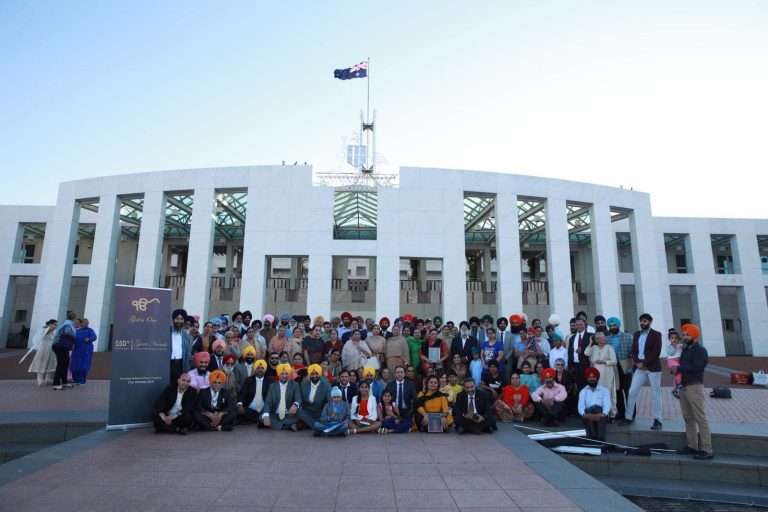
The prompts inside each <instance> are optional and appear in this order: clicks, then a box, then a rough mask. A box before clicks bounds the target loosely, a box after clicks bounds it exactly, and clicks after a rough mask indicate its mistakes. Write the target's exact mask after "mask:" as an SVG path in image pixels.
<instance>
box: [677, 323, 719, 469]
mask: <svg viewBox="0 0 768 512" xmlns="http://www.w3.org/2000/svg"><path fill="white" fill-rule="evenodd" d="M682 331H683V343H685V347H683V353H682V354H680V365H679V366H677V367H676V368H672V369H671V372H672V374H674V375H676V374H680V375H682V380H681V382H682V386H683V387H682V388H680V410H681V411H682V413H683V419H685V439H686V443H687V444H686V446H685V448H683V449H682V450H678V452H677V453H679V454H681V455H687V454H692V455H693V458H694V459H700V460H707V459H711V458H713V457H714V455H713V454H712V436H711V434H710V432H709V422H708V421H707V414H706V412H705V411H704V369H705V368H706V367H707V363H708V361H709V355H708V354H707V349H705V348H704V347H703V346H702V345H701V343H698V340H699V337H700V336H701V331H700V330H699V328H698V327H696V326H695V325H693V324H685V325H684V326H683V327H682ZM697 428H698V435H697V434H696V429H697Z"/></svg>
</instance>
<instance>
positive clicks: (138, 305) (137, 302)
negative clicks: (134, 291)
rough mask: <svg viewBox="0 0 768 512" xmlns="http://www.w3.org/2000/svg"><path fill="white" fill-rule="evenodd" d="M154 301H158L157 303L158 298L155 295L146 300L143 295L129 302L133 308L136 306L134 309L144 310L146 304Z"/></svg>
mask: <svg viewBox="0 0 768 512" xmlns="http://www.w3.org/2000/svg"><path fill="white" fill-rule="evenodd" d="M154 303H158V304H159V303H160V299H158V298H157V297H155V298H154V299H152V300H147V299H145V298H144V297H142V298H140V299H137V300H134V301H133V302H131V305H132V306H133V307H134V308H136V311H146V310H147V306H148V305H150V304H154Z"/></svg>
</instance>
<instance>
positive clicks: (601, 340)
mask: <svg viewBox="0 0 768 512" xmlns="http://www.w3.org/2000/svg"><path fill="white" fill-rule="evenodd" d="M592 340H593V342H592V344H591V345H590V346H588V347H587V348H586V349H584V355H585V356H587V357H589V362H590V363H591V364H592V366H593V367H594V368H597V370H598V371H599V372H600V380H599V381H598V384H599V385H601V386H605V387H606V388H608V391H610V392H611V414H610V417H611V418H613V417H614V416H616V382H618V379H617V370H616V363H617V361H616V352H614V350H613V347H612V346H610V345H608V344H606V343H605V334H604V333H602V332H597V333H595V335H594V336H592Z"/></svg>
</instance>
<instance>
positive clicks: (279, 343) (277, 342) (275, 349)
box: [269, 326, 288, 354]
mask: <svg viewBox="0 0 768 512" xmlns="http://www.w3.org/2000/svg"><path fill="white" fill-rule="evenodd" d="M287 344H288V338H287V337H286V336H285V327H283V326H280V327H278V328H277V334H275V335H274V336H273V337H272V339H271V340H269V353H270V354H279V353H280V352H283V351H284V350H285V346H286V345H287Z"/></svg>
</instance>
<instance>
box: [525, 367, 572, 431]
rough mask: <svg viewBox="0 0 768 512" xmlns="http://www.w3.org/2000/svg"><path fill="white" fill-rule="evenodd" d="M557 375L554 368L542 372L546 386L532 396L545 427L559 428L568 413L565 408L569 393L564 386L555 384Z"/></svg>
mask: <svg viewBox="0 0 768 512" xmlns="http://www.w3.org/2000/svg"><path fill="white" fill-rule="evenodd" d="M556 375H557V372H555V370H553V369H552V368H547V369H546V370H544V371H543V372H541V376H542V378H543V379H544V384H542V385H541V386H540V387H539V389H537V390H536V391H534V392H533V394H532V395H531V400H533V403H534V404H535V405H536V410H537V411H539V415H540V416H541V421H542V423H544V426H545V427H550V426H551V427H559V426H560V423H559V422H560V421H563V420H564V419H565V415H566V414H567V413H568V411H567V409H566V408H565V400H566V398H568V392H567V391H566V390H565V387H564V386H562V385H560V384H558V383H557V382H555V376H556Z"/></svg>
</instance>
